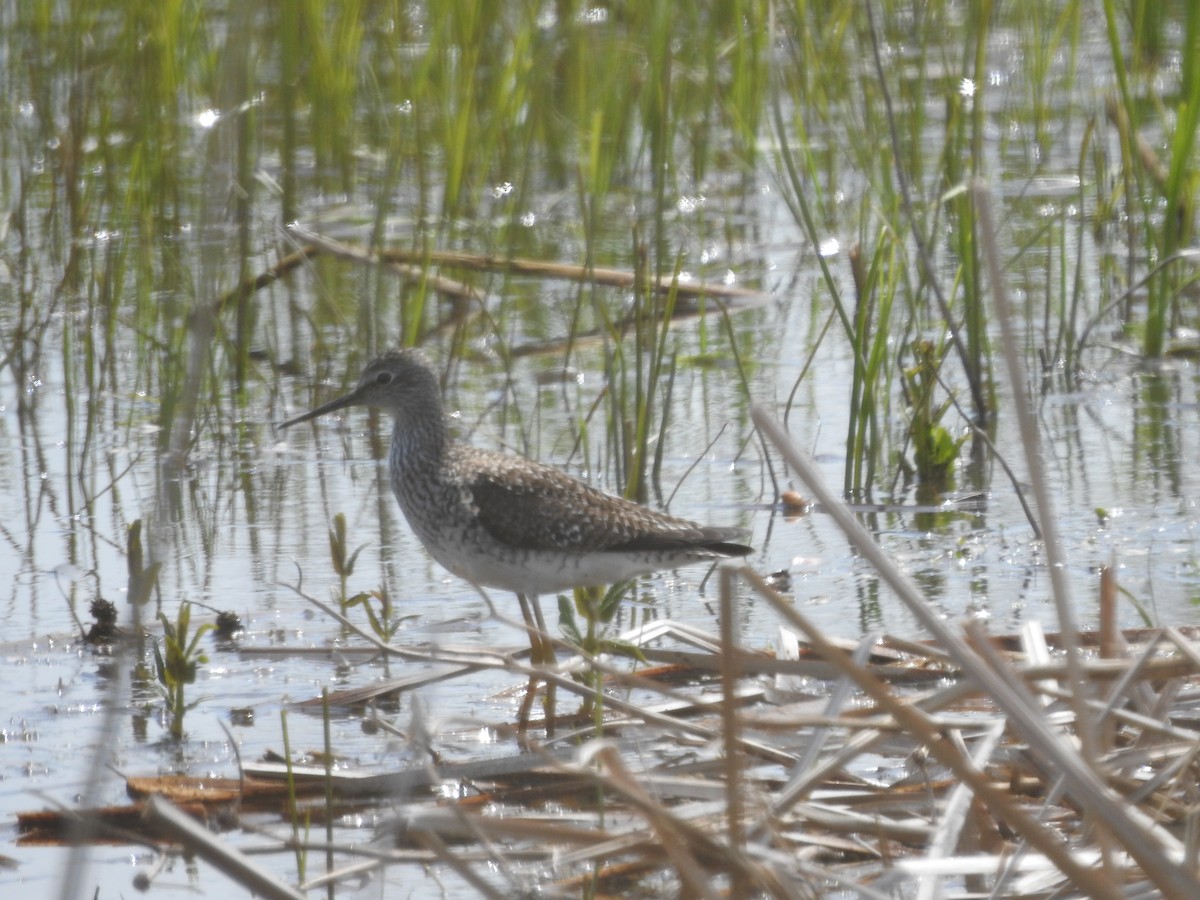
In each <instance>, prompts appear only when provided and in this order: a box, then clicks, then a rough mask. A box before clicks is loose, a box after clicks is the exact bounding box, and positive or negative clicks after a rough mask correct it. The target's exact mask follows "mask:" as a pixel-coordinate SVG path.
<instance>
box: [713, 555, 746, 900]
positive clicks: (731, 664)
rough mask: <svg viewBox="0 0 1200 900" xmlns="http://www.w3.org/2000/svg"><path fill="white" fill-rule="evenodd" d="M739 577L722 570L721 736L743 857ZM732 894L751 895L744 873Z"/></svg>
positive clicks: (731, 835)
mask: <svg viewBox="0 0 1200 900" xmlns="http://www.w3.org/2000/svg"><path fill="white" fill-rule="evenodd" d="M735 582H736V576H735V574H734V572H733V570H732V569H730V568H728V567H727V566H722V567H721V585H720V586H721V590H720V594H721V596H720V601H721V647H722V650H723V651H724V652H723V653H722V654H721V682H722V684H721V687H722V690H721V733H722V737H723V738H724V741H725V818H726V824H727V826H728V829H729V831H728V841H729V852H730V853H733V854H735V855H737V856H741V855H742V852H743V850H744V848H745V829H744V823H743V822H742V814H743V804H742V771H741V767H742V754H741V752H740V751H741V747H740V746H739V738H740V737H741V723H740V721H739V719H738V706H739V705H740V704H739V703H738V698H737V684H738V681H739V680H740V679H741V677H742V672H741V666H739V665H738V656H739V654H738V653H737V648H738V634H737V620H736V618H735V616H734V609H733V591H734V584H735ZM730 879H731V880H730V885H729V889H730V892H731V893H732V894H733V896H735V897H745V896H748V895H749V893H750V885H749V884H748V883H747V882H746V879H745V870H744V869H743V868H740V867H739V868H736V869H734V870H733V871H732V872H730Z"/></svg>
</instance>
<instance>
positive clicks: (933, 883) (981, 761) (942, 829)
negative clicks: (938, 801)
mask: <svg viewBox="0 0 1200 900" xmlns="http://www.w3.org/2000/svg"><path fill="white" fill-rule="evenodd" d="M1004 728H1005V726H1004V720H1003V719H996V720H994V721H993V722H991V723H990V724H989V725H988V726H987V731H986V732H985V733H984V735H983V737H982V738H981V739H980V740H979V742H978V743H977V744H976V746H975V750H974V752H973V753H972V754H971V763H972V765H974V766H975V767H976V768H977V769H979V770H981V771H982V770H983V767H984V766H985V765H987V762H988V760H989V759H991V757H992V753H993V752H994V751H995V749H996V746H997V745H998V744H999V743H1000V739H1001V738H1002V737H1004ZM972 796H973V795H972V793H971V788H970V786H968V785H966V784H958V785H955V787H954V790H952V791H951V792H950V796H949V797H948V798H947V799H946V803H945V806H944V808H943V809H942V814H941V821H940V822H939V824H938V827H937V831H935V832H934V834H933V839H932V840H931V841H930V842H929V847H928V848H926V850H925V858H926V859H946V858H948V857H949V856H950V855H951V854H953V853H954V848H955V847H957V846H958V841H959V836H960V835H961V833H962V828H963V825H964V824H965V823H966V821H967V812H968V811H969V810H970V808H971V797H972ZM941 895H942V879H941V877H939V876H936V875H933V876H922V875H918V876H917V900H935V898H937V897H940V896H941Z"/></svg>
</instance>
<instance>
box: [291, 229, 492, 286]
mask: <svg viewBox="0 0 1200 900" xmlns="http://www.w3.org/2000/svg"><path fill="white" fill-rule="evenodd" d="M288 231H290V232H291V233H292V234H293V235H295V236H296V237H297V238H298V239H299V240H302V241H307V242H308V243H309V244H310V245H312V246H314V247H316V248H317V249H319V250H320V251H321V252H322V253H326V254H328V255H329V256H333V257H335V258H337V259H345V260H349V261H350V262H357V263H362V264H364V265H370V266H380V267H381V268H384V269H387V270H388V271H389V272H391V273H392V274H393V275H398V276H399V277H401V278H403V279H405V280H407V281H418V282H419V281H424V282H425V283H426V284H428V285H429V287H430V288H431V289H432V290H434V291H436V292H437V293H439V294H445V295H446V296H448V297H457V298H459V299H460V300H470V301H474V302H481V301H482V300H483V295H481V294H480V293H479V292H478V291H477V290H475V289H474V288H473V287H471V286H470V285H468V284H464V283H463V282H461V281H455V280H453V279H451V278H444V277H442V276H440V275H430V274H429V273H428V272H427V271H426V270H425V268H424V267H423V266H420V265H407V264H404V263H401V262H397V261H396V260H387V259H384V258H383V257H382V256H380V255H379V254H377V253H371V252H369V251H367V250H364V249H363V248H362V247H355V246H354V245H353V244H346V243H344V242H342V241H336V240H334V239H333V238H328V237H325V236H324V235H321V234H317V233H316V232H315V231H309V230H308V229H307V228H303V227H302V226H300V225H292V226H291V227H290V228H289V229H288Z"/></svg>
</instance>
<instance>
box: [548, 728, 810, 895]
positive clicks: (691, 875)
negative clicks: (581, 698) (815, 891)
mask: <svg viewBox="0 0 1200 900" xmlns="http://www.w3.org/2000/svg"><path fill="white" fill-rule="evenodd" d="M592 759H596V760H599V762H600V763H601V764H602V765H603V766H604V769H605V774H601V773H598V772H595V771H592V770H590V769H588V768H583V769H582V770H580V769H578V768H574V769H571V770H570V771H574V772H576V774H582V775H586V776H587V777H589V778H591V779H593V780H595V781H597V782H598V783H600V784H602V785H604V786H605V787H606V788H608V789H609V790H614V791H616V792H617V793H619V794H620V795H621V796H622V797H624V799H625V801H626V802H627V803H629V804H630V805H631V806H632V807H633V808H634V809H636V810H637V811H638V812H640V813H641V814H642V815H643V816H644V817H645V819H646V821H647V822H648V823H649V825H650V827H651V829H653V831H654V833H655V835H656V836H657V838H658V840H659V844H660V846H661V847H662V849H663V850H664V851H665V852H666V854H667V856H668V857H669V858H670V860H671V862H672V863H674V864H675V869H676V872H677V873H678V874H679V877H680V880H681V881H683V883H684V886H685V887H686V888H688V889H689V890H690V895H691V896H702V897H711V898H713V900H716V898H718V897H720V896H722V895H721V894H718V893H717V892H716V888H715V885H713V884H712V881H711V879H710V878H709V877H708V874H707V872H706V871H705V870H704V868H703V867H702V866H701V865H700V864H699V860H698V859H697V858H696V855H695V853H696V851H700V852H701V853H702V854H703V855H704V857H705V858H708V859H713V858H720V859H722V860H723V862H724V863H725V867H726V869H727V870H728V871H729V874H730V877H731V878H733V880H734V883H739V881H740V882H741V883H749V884H751V885H752V886H753V887H755V888H757V889H760V890H765V891H767V893H768V895H769V896H777V897H779V896H782V897H787V896H791V895H792V893H793V892H792V891H790V890H788V889H787V887H786V886H785V885H784V883H783V882H782V881H780V880H779V878H778V877H777V874H776V873H775V872H773V871H772V870H770V869H764V868H763V867H762V865H761V864H759V863H754V862H751V861H750V860H748V859H747V858H745V857H744V856H743V855H742V854H740V853H736V852H734V851H733V850H732V848H730V847H728V846H724V845H722V844H721V843H720V842H719V841H717V840H716V839H715V838H714V837H713V836H712V835H711V834H709V833H707V832H706V831H704V830H703V829H701V828H698V827H697V826H696V825H695V824H693V823H692V822H690V821H687V820H685V819H681V818H680V817H678V816H676V815H675V814H674V812H673V811H672V810H670V809H668V808H667V807H665V806H663V805H662V804H661V803H659V802H658V801H657V800H655V799H654V797H653V796H651V795H650V793H649V792H648V791H647V790H646V789H645V788H644V787H643V786H642V785H641V784H639V783H638V781H637V779H636V778H635V777H634V776H633V774H632V773H631V772H630V771H629V769H628V768H627V767H626V766H625V763H624V761H623V760H622V759H621V756H620V754H619V753H618V752H617V750H616V748H615V747H613V746H612V745H611V743H609V742H607V741H603V740H597V741H593V742H591V743H590V744H586V745H584V747H583V748H582V750H581V753H580V764H581V766H584V767H586V766H587V764H588V763H589V762H590V761H591V760H592ZM559 765H560V766H561V764H559Z"/></svg>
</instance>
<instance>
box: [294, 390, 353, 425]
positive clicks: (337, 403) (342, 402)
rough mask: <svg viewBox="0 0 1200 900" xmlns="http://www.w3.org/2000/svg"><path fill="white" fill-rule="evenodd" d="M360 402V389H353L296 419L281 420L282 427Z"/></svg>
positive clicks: (297, 423)
mask: <svg viewBox="0 0 1200 900" xmlns="http://www.w3.org/2000/svg"><path fill="white" fill-rule="evenodd" d="M356 402H358V391H352V392H350V393H349V394H346V395H345V396H342V397H338V398H337V399H336V400H330V401H329V402H328V403H326V404H325V405H323V406H318V407H317V408H316V409H314V410H312V411H310V412H306V413H304V415H302V416H296V418H294V419H288V420H287V421H286V422H281V423H280V425H279V427H280V428H289V427H291V426H292V425H299V424H300V423H301V422H307V421H308V420H309V419H315V418H316V417H317V416H323V415H325V414H326V413H331V412H336V411H337V410H339V409H344V408H345V407H347V406H353V405H354V404H355V403H356Z"/></svg>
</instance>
